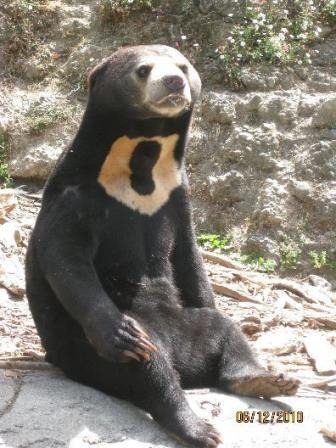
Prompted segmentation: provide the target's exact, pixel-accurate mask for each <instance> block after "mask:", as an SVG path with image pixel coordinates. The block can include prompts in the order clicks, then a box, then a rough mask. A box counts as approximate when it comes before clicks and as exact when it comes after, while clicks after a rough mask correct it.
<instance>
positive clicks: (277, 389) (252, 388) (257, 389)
mask: <svg viewBox="0 0 336 448" xmlns="http://www.w3.org/2000/svg"><path fill="white" fill-rule="evenodd" d="M299 385H300V381H299V380H297V379H294V378H290V377H287V376H285V375H284V374H282V373H280V374H276V373H274V372H266V371H265V372H262V373H257V374H256V375H249V376H246V377H243V378H237V379H235V380H231V381H229V382H228V384H227V389H228V390H229V391H230V392H233V393H235V394H239V395H246V396H250V397H264V398H271V397H277V396H280V395H295V394H296V392H297V390H298V387H299Z"/></svg>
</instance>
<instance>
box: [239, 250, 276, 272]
mask: <svg viewBox="0 0 336 448" xmlns="http://www.w3.org/2000/svg"><path fill="white" fill-rule="evenodd" d="M239 261H241V262H242V263H246V264H248V265H249V266H250V267H251V268H252V269H254V270H256V271H258V272H267V273H272V272H274V271H275V270H276V268H277V262H276V261H275V260H274V259H273V258H265V257H263V256H262V255H258V254H243V255H240V256H239Z"/></svg>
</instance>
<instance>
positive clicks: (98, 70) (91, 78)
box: [87, 61, 108, 92]
mask: <svg viewBox="0 0 336 448" xmlns="http://www.w3.org/2000/svg"><path fill="white" fill-rule="evenodd" d="M107 65H108V64H107V62H106V61H103V62H101V63H100V64H98V65H96V67H94V68H93V69H92V70H90V71H89V74H88V77H87V86H88V89H89V92H90V91H91V90H92V88H93V86H94V85H95V83H96V81H97V79H98V78H99V77H100V76H101V75H102V74H103V73H104V72H105V70H106V68H107Z"/></svg>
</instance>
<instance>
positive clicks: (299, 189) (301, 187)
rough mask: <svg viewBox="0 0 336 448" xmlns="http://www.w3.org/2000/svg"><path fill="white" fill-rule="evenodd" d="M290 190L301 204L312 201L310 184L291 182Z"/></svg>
mask: <svg viewBox="0 0 336 448" xmlns="http://www.w3.org/2000/svg"><path fill="white" fill-rule="evenodd" d="M289 188H290V191H291V193H292V194H293V196H295V197H296V198H297V199H298V200H299V201H301V202H309V201H311V199H312V193H313V191H312V186H311V184H310V183H309V182H304V181H298V180H295V179H293V180H291V181H290V184H289Z"/></svg>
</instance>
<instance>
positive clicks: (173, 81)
mask: <svg viewBox="0 0 336 448" xmlns="http://www.w3.org/2000/svg"><path fill="white" fill-rule="evenodd" d="M163 83H164V85H165V86H166V87H167V88H168V89H169V90H170V91H171V92H178V91H179V90H182V89H183V87H184V86H185V82H184V79H183V78H181V76H178V75H173V76H165V77H164V78H163Z"/></svg>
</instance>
